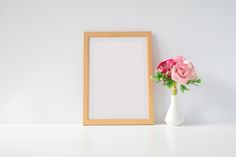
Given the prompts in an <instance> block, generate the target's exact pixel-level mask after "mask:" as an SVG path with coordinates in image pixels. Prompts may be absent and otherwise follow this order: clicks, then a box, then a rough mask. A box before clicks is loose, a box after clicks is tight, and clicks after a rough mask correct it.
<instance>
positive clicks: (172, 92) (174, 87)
mask: <svg viewBox="0 0 236 157" xmlns="http://www.w3.org/2000/svg"><path fill="white" fill-rule="evenodd" d="M177 93H178V89H177V82H174V85H173V86H172V87H171V94H172V95H177Z"/></svg>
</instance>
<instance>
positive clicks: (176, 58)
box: [172, 56, 185, 63]
mask: <svg viewBox="0 0 236 157" xmlns="http://www.w3.org/2000/svg"><path fill="white" fill-rule="evenodd" d="M172 59H173V60H174V61H175V62H177V63H178V62H182V63H183V62H184V60H185V58H184V57H183V56H175V57H173V58H172Z"/></svg>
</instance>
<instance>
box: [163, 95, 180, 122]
mask: <svg viewBox="0 0 236 157" xmlns="http://www.w3.org/2000/svg"><path fill="white" fill-rule="evenodd" d="M165 122H166V124H168V125H170V126H177V125H181V124H183V123H184V117H183V115H182V114H181V112H180V111H179V108H178V104H177V103H176V95H173V94H172V95H171V104H170V107H169V109H168V112H167V114H166V117H165Z"/></svg>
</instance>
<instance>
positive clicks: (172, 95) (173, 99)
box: [171, 94, 176, 102]
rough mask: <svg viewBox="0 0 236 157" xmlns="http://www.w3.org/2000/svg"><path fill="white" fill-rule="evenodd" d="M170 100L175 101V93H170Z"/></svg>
mask: <svg viewBox="0 0 236 157" xmlns="http://www.w3.org/2000/svg"><path fill="white" fill-rule="evenodd" d="M171 102H176V95H174V94H171Z"/></svg>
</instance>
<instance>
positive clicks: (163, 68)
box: [157, 59, 176, 78]
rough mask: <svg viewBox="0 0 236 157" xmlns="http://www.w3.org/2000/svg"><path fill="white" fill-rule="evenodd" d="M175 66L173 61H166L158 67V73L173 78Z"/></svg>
mask: <svg viewBox="0 0 236 157" xmlns="http://www.w3.org/2000/svg"><path fill="white" fill-rule="evenodd" d="M175 64H176V62H175V61H174V60H173V59H166V60H164V61H162V62H161V63H160V64H159V65H158V66H157V71H158V72H161V73H163V74H166V76H167V77H169V78H171V69H172V67H173V66H174V65H175Z"/></svg>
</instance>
